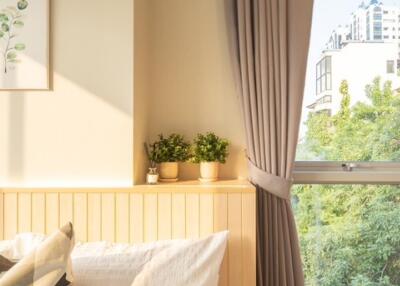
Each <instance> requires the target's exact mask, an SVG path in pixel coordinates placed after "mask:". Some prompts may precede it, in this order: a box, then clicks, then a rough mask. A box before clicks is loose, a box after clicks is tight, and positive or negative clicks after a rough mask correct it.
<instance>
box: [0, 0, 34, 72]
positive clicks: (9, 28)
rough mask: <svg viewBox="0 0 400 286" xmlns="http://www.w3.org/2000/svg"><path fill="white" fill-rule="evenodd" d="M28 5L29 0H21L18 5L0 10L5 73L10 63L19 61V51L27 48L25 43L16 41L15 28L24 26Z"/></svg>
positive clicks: (0, 30)
mask: <svg viewBox="0 0 400 286" xmlns="http://www.w3.org/2000/svg"><path fill="white" fill-rule="evenodd" d="M27 7H28V1H26V0H19V1H18V2H17V5H16V7H14V6H8V7H6V8H3V9H1V11H0V39H1V40H3V43H4V48H3V50H2V56H3V62H4V73H7V71H8V66H9V65H10V64H16V63H19V59H18V53H19V52H21V51H23V50H25V48H26V46H25V44H24V43H18V42H17V43H15V39H16V38H17V36H18V35H17V33H15V32H14V30H15V29H21V28H23V27H24V25H25V23H24V22H23V17H24V14H23V13H22V11H23V10H25V9H26V8H27Z"/></svg>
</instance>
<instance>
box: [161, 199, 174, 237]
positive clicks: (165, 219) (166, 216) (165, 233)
mask: <svg viewBox="0 0 400 286" xmlns="http://www.w3.org/2000/svg"><path fill="white" fill-rule="evenodd" d="M157 213H158V231H157V232H158V239H159V240H167V239H171V236H172V234H171V222H172V218H171V194H169V193H161V194H158V211H157Z"/></svg>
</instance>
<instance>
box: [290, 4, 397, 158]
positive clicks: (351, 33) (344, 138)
mask: <svg viewBox="0 0 400 286" xmlns="http://www.w3.org/2000/svg"><path fill="white" fill-rule="evenodd" d="M314 2H315V7H314V17H313V25H312V33H311V43H310V52H309V57H308V69H307V76H306V86H305V91H304V105H303V112H302V122H301V130H300V136H299V149H298V152H297V158H296V159H297V160H311V161H316V160H321V161H339V160H340V161H342V160H343V161H397V160H400V71H399V70H398V68H397V67H396V66H397V65H396V63H397V62H398V60H399V55H400V46H399V44H400V40H399V39H395V40H393V38H392V36H391V37H390V38H389V39H388V40H385V39H383V40H382V41H375V40H374V39H375V38H374V37H380V38H382V27H383V26H384V27H388V28H389V31H392V30H393V29H395V31H399V24H400V22H399V15H400V1H398V0H384V1H372V2H371V0H368V1H364V4H362V1H359V0H315V1H314ZM382 11H389V13H388V14H387V15H385V18H384V19H383V20H372V19H371V22H370V23H369V25H367V19H368V15H371V18H372V16H373V15H374V14H379V15H381V14H382ZM392 18H393V19H392ZM383 21H385V23H383ZM396 38H398V37H396ZM340 39H342V41H341V42H340V43H339V42H337V43H335V41H339V40H340ZM368 39H371V40H368ZM318 63H319V64H318ZM388 63H390V64H389V65H388ZM388 71H389V72H388ZM316 86H317V88H315V87H316ZM325 90H328V91H329V95H331V96H332V100H331V102H323V101H321V100H320V99H321V98H322V97H323V96H324V95H325V94H324V93H323V92H324V91H325ZM326 111H329V112H326ZM300 145H301V146H300Z"/></svg>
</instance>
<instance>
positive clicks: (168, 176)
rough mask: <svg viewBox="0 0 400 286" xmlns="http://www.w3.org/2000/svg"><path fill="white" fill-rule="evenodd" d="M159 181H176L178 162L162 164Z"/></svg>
mask: <svg viewBox="0 0 400 286" xmlns="http://www.w3.org/2000/svg"><path fill="white" fill-rule="evenodd" d="M160 181H161V182H176V181H178V162H164V163H161V164H160Z"/></svg>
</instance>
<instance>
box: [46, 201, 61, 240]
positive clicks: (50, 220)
mask: <svg viewBox="0 0 400 286" xmlns="http://www.w3.org/2000/svg"><path fill="white" fill-rule="evenodd" d="M59 206H60V204H59V194H58V193H47V194H46V234H50V233H52V232H53V231H55V230H56V229H57V228H58V226H59V224H60V208H59Z"/></svg>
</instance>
